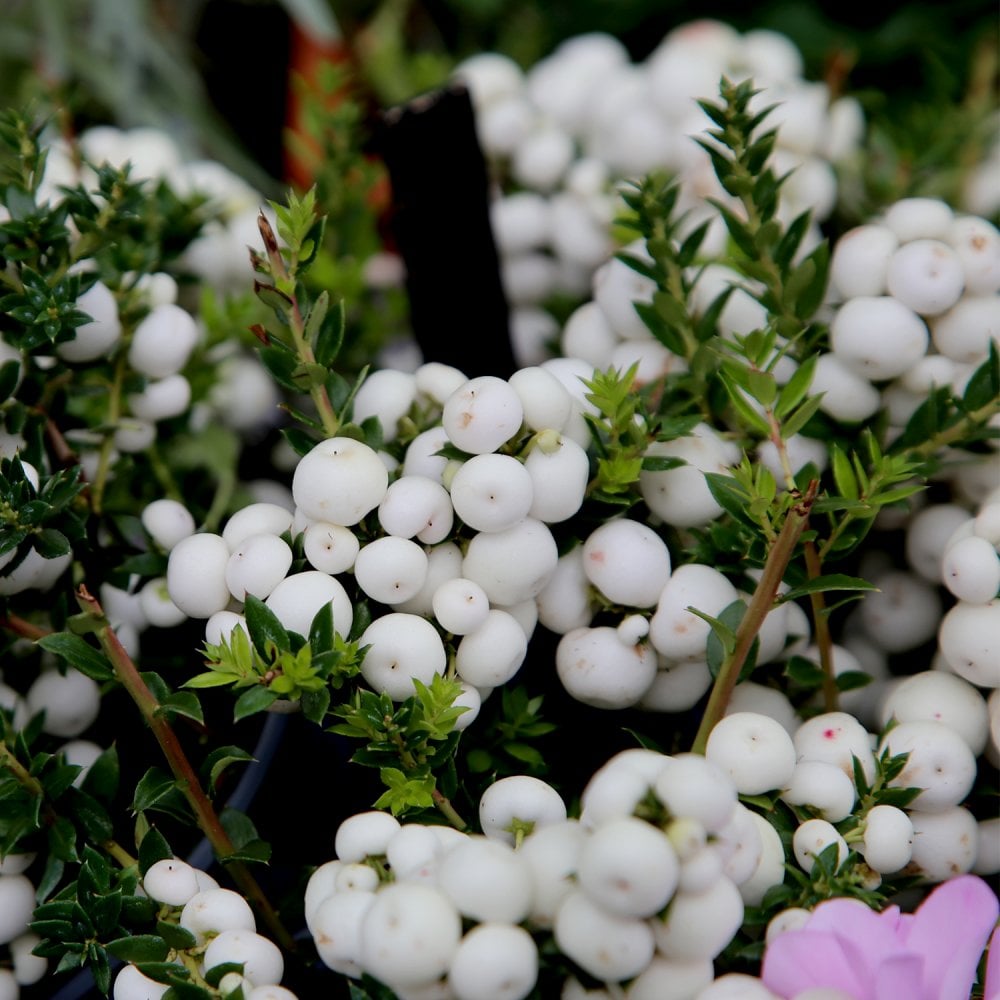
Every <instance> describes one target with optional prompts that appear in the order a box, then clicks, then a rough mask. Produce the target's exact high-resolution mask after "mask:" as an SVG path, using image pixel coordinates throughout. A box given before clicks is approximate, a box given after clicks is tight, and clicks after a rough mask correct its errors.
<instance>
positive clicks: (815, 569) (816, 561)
mask: <svg viewBox="0 0 1000 1000" xmlns="http://www.w3.org/2000/svg"><path fill="white" fill-rule="evenodd" d="M805 557H806V572H807V573H808V574H809V579H810V580H815V579H817V578H819V577H820V576H822V575H823V563H822V561H821V560H820V557H819V552H817V551H816V543H815V542H811V541H810V542H806V544H805ZM809 603H810V605H811V607H812V616H813V628H814V630H815V632H816V647H817V648H818V649H819V665H820V667H821V668H822V670H823V707H824V709H825V710H826V711H827V712H836V711H837V709H838V707H839V704H838V698H839V694H840V692H839V689H838V688H837V674H836V671H835V670H834V669H833V638H832V637H831V635H830V619H829V617H828V615H827V611H826V600H825V599H824V597H823V595H822V593H819V592H813V593H811V594H810V595H809Z"/></svg>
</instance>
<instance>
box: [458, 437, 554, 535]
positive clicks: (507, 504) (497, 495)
mask: <svg viewBox="0 0 1000 1000" xmlns="http://www.w3.org/2000/svg"><path fill="white" fill-rule="evenodd" d="M450 489H451V502H452V505H453V507H454V508H455V513H456V514H457V515H458V516H459V517H460V518H461V519H462V520H463V521H464V522H465V523H466V524H467V525H468V526H469V527H470V528H472V529H474V530H475V531H503V530H505V529H506V528H510V527H513V525H515V524H517V523H518V522H519V521H520V520H522V519H523V518H524V517H525V516H526V515H527V513H528V511H529V510H530V509H531V504H532V500H533V498H534V488H533V484H532V479H531V476H530V475H529V473H528V471H527V469H525V467H524V465H523V464H522V463H521V462H519V461H518V460H517V459H516V458H513V457H511V456H510V455H495V454H484V455H474V456H473V457H472V458H470V459H469V460H468V461H466V462H463V463H462V465H461V466H459V468H458V470H457V471H456V473H455V475H454V477H453V478H452V480H451V484H450Z"/></svg>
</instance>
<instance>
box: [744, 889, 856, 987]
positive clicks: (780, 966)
mask: <svg viewBox="0 0 1000 1000" xmlns="http://www.w3.org/2000/svg"><path fill="white" fill-rule="evenodd" d="M862 905H864V904H862ZM865 908H866V909H867V907H865ZM856 970H857V971H856ZM866 971H867V970H866V961H865V958H864V957H863V956H862V955H861V954H860V952H859V951H858V949H857V948H856V947H855V946H854V944H853V943H852V942H851V941H850V940H847V939H843V938H839V937H838V936H837V935H836V934H833V933H832V932H830V931H813V930H797V931H786V932H785V933H784V934H780V935H779V936H778V937H776V938H775V939H774V940H773V941H772V942H771V943H770V944H769V945H768V946H767V949H766V951H765V952H764V962H763V966H762V968H761V979H762V980H763V981H764V985H765V986H766V987H767V988H768V989H769V990H771V991H772V992H773V993H777V994H778V996H781V997H794V996H796V995H797V994H799V993H801V992H802V991H803V990H808V989H810V988H812V987H820V986H822V987H827V988H830V989H838V990H843V991H844V992H845V993H849V994H850V995H851V996H853V997H856V998H857V1000H876V997H875V993H874V981H873V980H872V979H870V978H868V977H867V976H866V978H865V980H862V979H860V978H859V975H858V972H860V973H861V975H863V976H864V975H865V973H866Z"/></svg>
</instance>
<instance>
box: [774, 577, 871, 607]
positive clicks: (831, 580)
mask: <svg viewBox="0 0 1000 1000" xmlns="http://www.w3.org/2000/svg"><path fill="white" fill-rule="evenodd" d="M831 590H851V591H855V590H878V587H876V586H875V585H874V584H873V583H869V582H868V581H867V580H862V579H861V577H858V576H847V575H846V574H844V573H826V574H824V575H823V576H817V577H816V578H815V579H813V580H808V581H806V582H805V583H803V584H800V585H799V586H798V587H793V588H792V589H791V590H789V591H787V592H786V593H784V594H782V595H781V597H780V600H782V601H794V600H797V599H798V598H800V597H806V596H808V595H809V594H822V593H826V592H827V591H831Z"/></svg>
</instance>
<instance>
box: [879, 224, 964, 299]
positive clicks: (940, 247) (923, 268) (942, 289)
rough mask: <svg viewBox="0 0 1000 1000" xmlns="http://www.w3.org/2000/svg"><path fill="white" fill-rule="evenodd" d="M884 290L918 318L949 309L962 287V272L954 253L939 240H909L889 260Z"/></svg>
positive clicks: (959, 261) (959, 262) (959, 260)
mask: <svg viewBox="0 0 1000 1000" xmlns="http://www.w3.org/2000/svg"><path fill="white" fill-rule="evenodd" d="M886 287H887V288H888V291H889V294H890V295H891V296H893V298H895V299H898V300H899V301H900V302H902V303H903V304H904V305H905V306H908V307H909V308H910V309H912V310H913V311H914V312H916V313H920V315H922V316H937V315H940V314H941V313H943V312H945V311H947V310H948V309H950V308H951V307H952V306H953V305H954V304H955V303H956V302H957V301H958V300H959V297H960V296H961V294H962V291H963V289H964V288H965V269H964V268H963V267H962V261H961V259H960V258H959V256H958V254H956V253H955V251H954V250H953V249H952V248H951V247H950V246H948V244H947V243H944V242H942V241H941V240H912V241H911V242H909V243H906V244H905V245H903V246H901V247H900V248H899V249H898V250H897V251H896V252H895V253H894V254H893V255H892V258H891V259H890V260H889V267H888V271H887V273H886Z"/></svg>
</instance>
